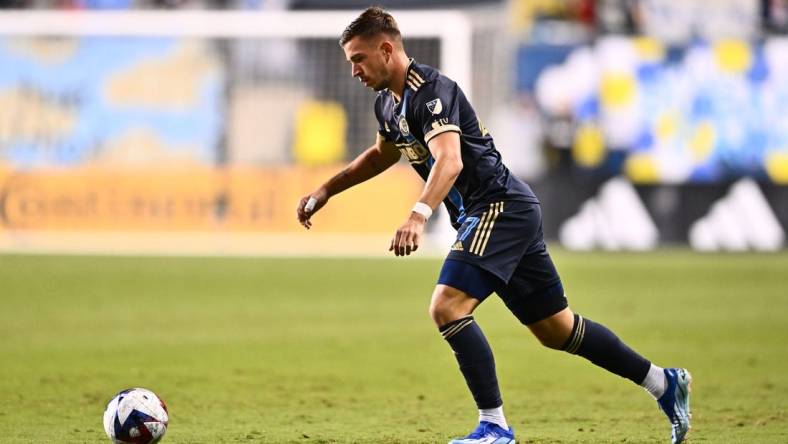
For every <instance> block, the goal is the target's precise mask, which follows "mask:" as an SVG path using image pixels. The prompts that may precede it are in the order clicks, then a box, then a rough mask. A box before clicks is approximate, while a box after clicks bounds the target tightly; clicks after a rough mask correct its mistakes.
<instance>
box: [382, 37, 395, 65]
mask: <svg viewBox="0 0 788 444" xmlns="http://www.w3.org/2000/svg"><path fill="white" fill-rule="evenodd" d="M380 50H381V51H382V52H383V57H385V58H386V63H388V61H389V60H391V55H392V54H394V45H392V44H391V42H390V41H388V40H383V41H382V42H380Z"/></svg>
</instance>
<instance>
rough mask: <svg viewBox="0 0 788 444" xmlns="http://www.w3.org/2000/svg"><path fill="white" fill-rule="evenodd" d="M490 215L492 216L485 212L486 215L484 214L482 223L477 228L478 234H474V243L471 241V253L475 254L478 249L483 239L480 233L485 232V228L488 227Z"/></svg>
mask: <svg viewBox="0 0 788 444" xmlns="http://www.w3.org/2000/svg"><path fill="white" fill-rule="evenodd" d="M489 215H490V214H489V211H485V212H484V213H482V219H481V222H479V225H477V226H476V232H475V233H473V241H471V248H470V251H471V253H473V251H474V250H475V249H476V244H477V243H478V241H479V239H480V238H481V236H480V235H479V233H480V232H481V231H483V230H484V227H486V226H487V217H488V216H489Z"/></svg>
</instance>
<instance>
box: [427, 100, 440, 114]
mask: <svg viewBox="0 0 788 444" xmlns="http://www.w3.org/2000/svg"><path fill="white" fill-rule="evenodd" d="M427 109H428V110H430V112H431V113H432V114H440V113H441V111H443V104H442V103H441V99H435V100H430V101H429V102H427Z"/></svg>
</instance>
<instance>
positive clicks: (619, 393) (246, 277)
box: [0, 250, 788, 444]
mask: <svg viewBox="0 0 788 444" xmlns="http://www.w3.org/2000/svg"><path fill="white" fill-rule="evenodd" d="M554 257H555V260H556V263H557V265H558V267H559V271H560V272H561V274H562V276H563V279H564V282H565V287H566V289H567V294H568V296H569V299H570V302H571V304H572V306H573V308H574V309H575V311H577V312H579V313H581V314H583V315H584V316H587V317H589V318H591V319H594V320H596V321H598V322H601V323H604V324H606V325H607V326H609V327H610V328H611V329H613V330H614V331H615V332H617V333H618V334H619V335H620V336H621V337H622V338H623V339H624V340H625V341H626V342H627V343H629V344H630V345H631V346H632V347H633V348H635V349H636V350H638V351H640V352H641V353H643V354H644V355H645V356H646V357H648V358H650V359H652V360H654V361H655V362H657V363H658V364H661V365H664V366H675V365H681V366H686V367H687V368H689V369H690V370H691V371H692V373H693V376H694V383H693V405H692V407H693V412H694V421H693V431H692V433H691V434H690V443H714V444H716V443H758V444H763V443H786V442H788V416H787V415H786V407H788V401H786V400H787V399H788V254H786V253H781V254H774V255H699V254H694V253H690V252H687V251H683V250H678V251H673V250H665V251H660V252H657V253H654V254H643V255H639V254H621V255H617V254H616V255H614V254H576V253H567V252H562V251H558V252H556V254H555V255H554ZM439 267H440V262H439V261H438V260H432V259H417V258H407V259H394V258H392V259H342V258H337V259H319V260H318V259H242V258H236V259H233V258H210V259H208V258H114V257H57V256H17V255H5V256H0V400H2V402H0V442H2V443H35V444H45V443H58V444H61V443H105V442H108V440H107V439H106V437H105V436H104V432H103V430H102V425H101V417H102V413H103V410H104V407H105V405H106V403H107V401H108V400H109V398H110V397H111V396H112V395H114V394H115V393H116V392H117V391H119V390H121V389H123V388H126V387H132V386H141V387H146V388H150V389H152V390H154V391H156V392H157V393H158V394H160V395H161V396H162V398H164V399H165V401H166V402H167V403H168V406H169V408H170V414H171V423H170V430H169V431H168V433H167V436H166V437H165V439H164V443H173V444H174V443H188V444H198V443H206V444H208V443H256V442H260V443H299V444H310V443H445V442H446V441H447V440H448V439H449V438H451V437H454V436H457V435H462V434H465V433H467V432H468V431H469V430H470V429H471V428H472V427H473V426H474V425H475V421H476V411H475V406H474V404H473V402H472V400H471V398H470V395H469V394H468V393H467V391H466V389H465V386H464V382H463V380H462V378H461V376H460V373H459V371H458V370H457V365H456V362H455V361H454V357H453V356H452V353H451V351H450V349H449V348H448V346H447V345H446V344H445V343H444V341H443V340H442V339H441V338H440V335H439V334H438V332H437V330H436V329H435V327H433V326H432V325H431V321H430V320H429V317H428V315H427V306H428V302H429V297H430V294H431V291H432V286H433V283H434V281H435V277H436V275H437V272H438V269H439ZM476 316H477V319H478V321H479V323H480V325H481V326H482V328H483V329H484V331H485V332H486V334H487V336H488V339H489V340H490V343H491V344H492V347H493V349H494V351H495V353H496V358H497V364H498V371H499V379H500V381H501V388H502V392H503V397H504V402H505V408H506V413H507V417H508V419H509V422H510V424H512V425H513V426H514V428H515V430H516V432H517V434H518V438H519V440H520V442H527V443H667V442H668V441H669V438H668V437H669V429H668V425H667V421H666V420H665V418H664V417H663V416H662V414H661V413H660V412H659V411H658V410H657V407H656V404H655V403H654V402H653V400H651V398H650V397H649V396H648V395H647V394H646V393H645V392H644V391H643V390H642V389H640V388H639V387H636V386H634V385H633V384H631V383H630V382H628V381H626V380H623V379H620V378H618V377H616V376H612V375H609V374H607V373H605V372H604V371H602V370H600V369H598V368H595V367H594V366H592V365H591V364H589V363H587V362H586V361H585V360H583V359H582V358H579V357H575V356H569V355H566V354H565V353H561V352H556V351H552V350H548V349H545V348H542V347H541V346H539V345H538V344H537V341H536V340H535V339H534V338H533V337H531V336H530V334H529V333H528V331H527V329H525V328H524V327H522V326H521V325H520V324H519V323H518V322H517V321H516V319H515V318H514V317H513V316H511V314H509V313H508V312H507V311H506V308H505V307H504V306H503V304H502V303H501V302H500V300H498V299H497V297H494V296H493V297H491V298H490V299H489V300H488V301H487V302H485V303H484V304H483V305H482V306H481V307H480V308H479V309H478V311H477V312H476Z"/></svg>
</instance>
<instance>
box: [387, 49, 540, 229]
mask: <svg viewBox="0 0 788 444" xmlns="http://www.w3.org/2000/svg"><path fill="white" fill-rule="evenodd" d="M375 116H376V117H377V119H378V123H379V125H380V127H379V129H378V131H379V133H380V135H381V136H383V138H384V139H386V140H387V141H389V142H393V143H394V144H395V145H396V146H397V148H398V149H399V150H400V152H402V154H403V155H405V157H407V159H408V161H409V162H410V164H411V166H413V168H414V169H415V170H416V172H417V173H418V174H419V175H420V176H421V177H422V178H423V179H424V180H425V181H426V180H427V177H428V176H429V174H430V169H431V168H432V165H433V164H434V163H435V159H434V158H433V157H432V154H431V153H430V151H429V149H428V148H427V147H428V143H429V141H430V139H432V138H433V137H435V136H437V135H438V134H441V133H444V132H447V131H452V132H456V133H459V135H460V150H461V154H462V164H463V167H462V171H461V172H460V175H459V176H458V177H457V180H456V181H455V182H454V186H453V187H452V189H451V191H449V194H448V195H447V196H446V199H444V201H443V203H444V204H445V205H446V209H448V210H449V215H450V216H451V223H452V225H453V226H454V228H459V227H460V225H462V223H463V221H464V220H465V217H466V214H468V213H470V212H473V211H475V210H476V209H478V208H481V207H485V206H487V205H489V204H490V203H493V202H497V201H501V200H517V201H523V202H533V203H538V202H539V201H538V200H537V199H536V196H535V195H534V193H533V191H531V188H530V187H529V186H528V185H527V184H526V183H525V182H523V181H521V180H519V179H517V178H516V177H515V176H514V175H513V174H512V173H511V172H509V170H508V169H507V168H506V166H504V164H503V163H502V162H501V155H500V153H499V152H498V150H496V149H495V144H494V143H493V139H492V136H490V133H489V132H488V131H487V129H486V128H485V127H484V125H482V123H481V121H479V119H478V118H477V117H476V112H475V111H474V110H473V107H472V106H471V104H470V103H469V102H468V99H466V98H465V94H463V92H462V90H461V89H460V87H459V86H458V85H457V83H455V82H454V81H453V80H451V79H449V78H448V77H446V76H444V75H442V74H441V73H440V72H439V71H438V70H437V69H435V68H432V67H430V66H427V65H422V64H419V63H416V61H414V60H411V63H410V65H408V69H407V75H406V81H405V89H404V93H403V95H402V101H401V102H397V101H396V99H395V98H394V95H393V94H392V93H391V91H389V90H388V89H386V90H383V91H381V92H379V93H378V98H377V100H376V101H375Z"/></svg>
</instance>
